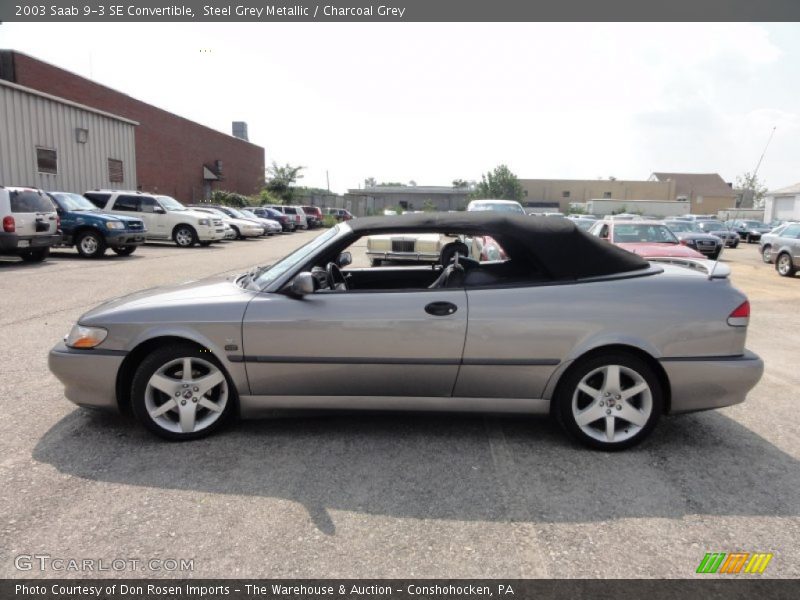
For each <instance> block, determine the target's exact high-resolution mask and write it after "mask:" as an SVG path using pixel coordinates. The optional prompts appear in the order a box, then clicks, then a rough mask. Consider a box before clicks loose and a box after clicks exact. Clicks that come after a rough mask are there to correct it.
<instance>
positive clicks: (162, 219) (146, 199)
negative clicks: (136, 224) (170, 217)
mask: <svg viewBox="0 0 800 600" xmlns="http://www.w3.org/2000/svg"><path fill="white" fill-rule="evenodd" d="M156 209H161V206H160V205H159V204H158V203H157V202H156V199H155V198H151V197H150V196H140V197H139V214H138V215H136V216H138V217H140V218H141V219H142V221H144V226H145V227H146V228H147V237H149V238H157V239H166V238H168V237H169V236H170V234H171V233H172V232H171V231H168V228H167V218H166V213H164V212H159V213H157V212H156ZM161 210H163V209H161Z"/></svg>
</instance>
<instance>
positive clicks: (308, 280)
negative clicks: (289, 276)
mask: <svg viewBox="0 0 800 600" xmlns="http://www.w3.org/2000/svg"><path fill="white" fill-rule="evenodd" d="M314 288H315V285H314V276H313V275H312V274H311V273H309V272H308V271H303V272H302V273H298V274H297V275H295V278H294V279H293V280H292V288H291V289H292V294H294V295H295V296H297V297H298V298H300V297H302V296H306V295H308V294H313V293H314Z"/></svg>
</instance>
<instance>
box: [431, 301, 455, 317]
mask: <svg viewBox="0 0 800 600" xmlns="http://www.w3.org/2000/svg"><path fill="white" fill-rule="evenodd" d="M457 310H458V307H457V306H456V305H455V304H453V303H452V302H431V303H430V304H428V305H427V306H425V312H426V313H428V314H429V315H433V316H434V317H446V316H447V315H452V314H453V313H454V312H456V311H457Z"/></svg>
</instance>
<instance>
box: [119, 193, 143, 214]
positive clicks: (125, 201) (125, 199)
mask: <svg viewBox="0 0 800 600" xmlns="http://www.w3.org/2000/svg"><path fill="white" fill-rule="evenodd" d="M139 200H140V199H139V197H138V196H119V197H118V198H117V199H116V201H115V202H114V206H113V209H114V210H123V211H126V212H138V210H139Z"/></svg>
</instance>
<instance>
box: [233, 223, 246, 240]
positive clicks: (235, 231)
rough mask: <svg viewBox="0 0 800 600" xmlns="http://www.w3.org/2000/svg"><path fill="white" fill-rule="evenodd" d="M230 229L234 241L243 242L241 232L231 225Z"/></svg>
mask: <svg viewBox="0 0 800 600" xmlns="http://www.w3.org/2000/svg"><path fill="white" fill-rule="evenodd" d="M231 229H233V232H234V233H235V234H236V239H237V240H243V239H244V236H243V235H242V232H241V231H239V228H238V227H234V226H233V225H231Z"/></svg>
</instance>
